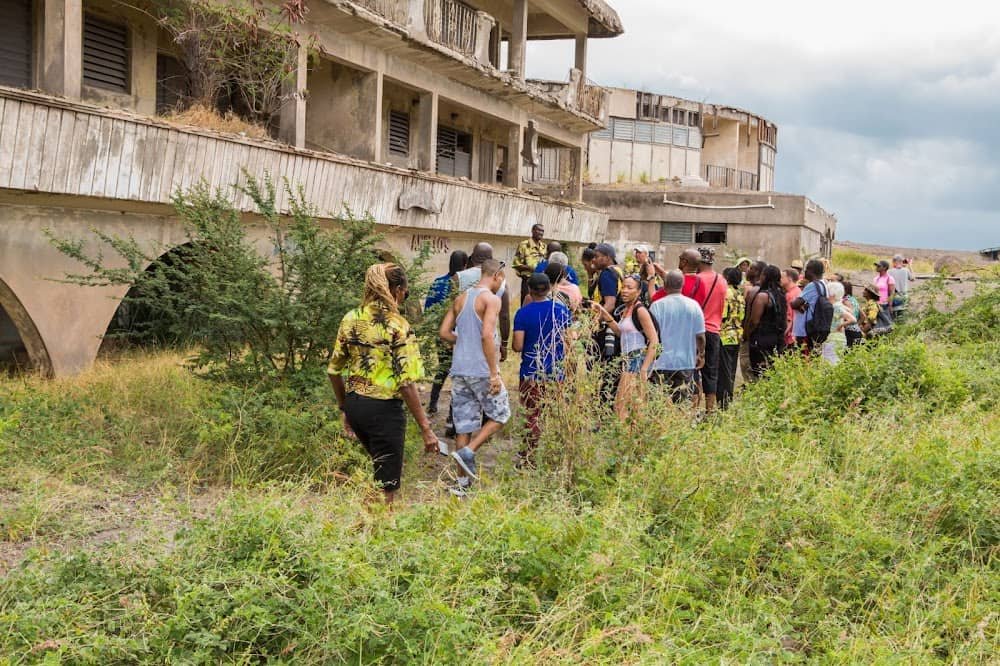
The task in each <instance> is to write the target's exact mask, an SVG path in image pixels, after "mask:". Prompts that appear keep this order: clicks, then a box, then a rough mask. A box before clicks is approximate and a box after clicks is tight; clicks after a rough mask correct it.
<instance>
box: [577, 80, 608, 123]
mask: <svg viewBox="0 0 1000 666" xmlns="http://www.w3.org/2000/svg"><path fill="white" fill-rule="evenodd" d="M607 98H608V91H607V90H605V89H604V88H602V87H600V86H592V85H583V86H580V93H579V98H578V99H577V108H579V109H580V110H581V111H583V112H584V113H586V114H587V115H588V116H590V117H592V118H602V114H603V113H604V108H605V106H606V104H607Z"/></svg>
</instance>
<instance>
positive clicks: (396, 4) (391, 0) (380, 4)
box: [354, 0, 410, 26]
mask: <svg viewBox="0 0 1000 666" xmlns="http://www.w3.org/2000/svg"><path fill="white" fill-rule="evenodd" d="M354 1H355V2H356V3H358V4H359V5H361V6H362V7H364V8H365V9H367V10H368V11H370V12H372V13H374V14H378V15H379V16H381V17H382V18H384V19H386V20H389V21H392V22H393V23H395V24H396V25H400V26H405V25H406V21H407V18H408V17H409V13H410V3H409V2H408V0H354Z"/></svg>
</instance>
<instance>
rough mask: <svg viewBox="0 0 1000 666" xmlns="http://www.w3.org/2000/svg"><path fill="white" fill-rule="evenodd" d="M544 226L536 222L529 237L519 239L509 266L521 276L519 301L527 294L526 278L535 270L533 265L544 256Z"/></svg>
mask: <svg viewBox="0 0 1000 666" xmlns="http://www.w3.org/2000/svg"><path fill="white" fill-rule="evenodd" d="M544 237H545V228H544V227H543V226H542V225H540V224H536V225H535V226H533V227H531V238H529V239H527V240H523V241H521V243H520V244H519V245H518V246H517V252H515V253H514V261H513V262H512V263H511V268H513V269H514V272H515V273H517V276H518V277H519V278H521V303H522V304H523V303H524V298H525V297H526V296H527V295H528V278H530V277H531V275H532V274H533V273H534V272H535V266H537V265H538V262H540V261H542V260H543V259H545V257H546V248H547V243H546V242H545V240H544Z"/></svg>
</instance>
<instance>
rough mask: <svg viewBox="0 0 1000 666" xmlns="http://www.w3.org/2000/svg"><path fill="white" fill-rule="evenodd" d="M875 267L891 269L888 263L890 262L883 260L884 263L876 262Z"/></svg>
mask: <svg viewBox="0 0 1000 666" xmlns="http://www.w3.org/2000/svg"><path fill="white" fill-rule="evenodd" d="M875 265H876V266H877V267H878V268H889V262H888V261H886V260H885V259H883V260H882V261H876V262H875Z"/></svg>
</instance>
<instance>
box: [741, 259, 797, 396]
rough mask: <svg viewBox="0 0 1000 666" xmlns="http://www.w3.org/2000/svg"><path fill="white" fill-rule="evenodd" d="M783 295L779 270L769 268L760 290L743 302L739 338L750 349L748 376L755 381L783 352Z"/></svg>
mask: <svg viewBox="0 0 1000 666" xmlns="http://www.w3.org/2000/svg"><path fill="white" fill-rule="evenodd" d="M787 308H788V305H787V303H786V301H785V291H784V289H782V288H781V269H780V268H778V267H777V266H775V265H773V264H771V265H769V266H767V267H766V268H765V269H764V271H763V273H761V278H760V288H759V289H758V291H757V293H756V294H754V295H753V298H752V299H751V300H750V301H748V302H747V313H748V314H747V318H746V323H745V324H744V326H743V337H744V339H745V340H747V343H748V345H749V347H750V374H751V376H752V377H753V378H754V379H759V378H760V377H761V375H763V374H764V372H765V371H766V370H767V369H768V368H769V367H771V363H772V361H773V359H774V357H775V356H777V355H778V354H781V353H782V352H783V351H784V350H785V325H786V323H787V318H786V317H787V315H786V312H787Z"/></svg>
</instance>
